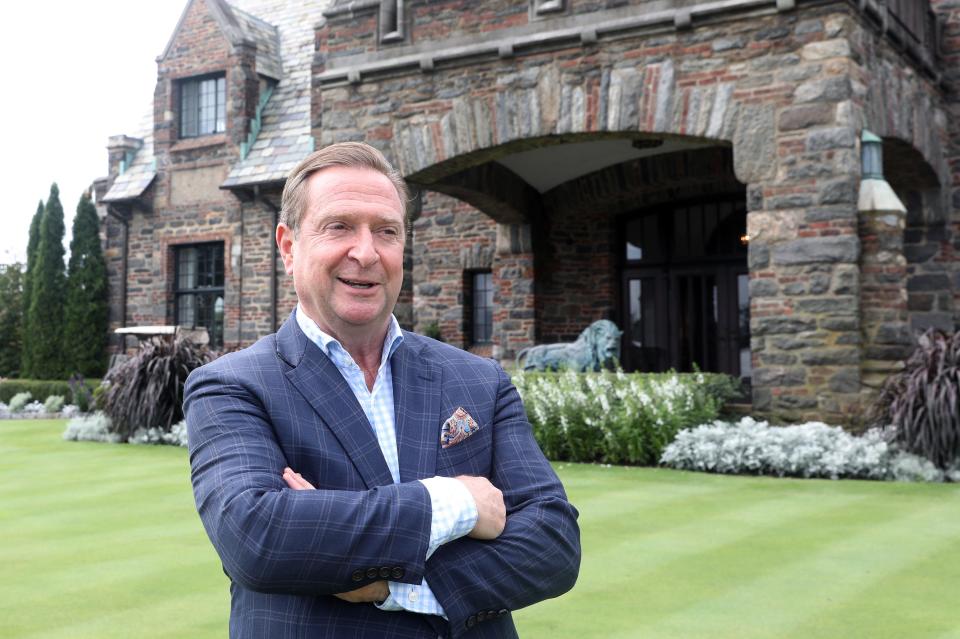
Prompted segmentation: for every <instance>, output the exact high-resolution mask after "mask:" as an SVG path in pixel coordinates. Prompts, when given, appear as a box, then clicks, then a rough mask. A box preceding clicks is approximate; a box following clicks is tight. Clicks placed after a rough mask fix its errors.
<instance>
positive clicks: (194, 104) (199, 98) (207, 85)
mask: <svg viewBox="0 0 960 639" xmlns="http://www.w3.org/2000/svg"><path fill="white" fill-rule="evenodd" d="M226 130H227V79H226V78H225V77H224V76H222V75H219V76H210V77H205V78H190V79H189V80H183V81H182V82H181V83H180V137H181V138H195V137H198V136H201V135H211V134H213V133H223V132H224V131H226Z"/></svg>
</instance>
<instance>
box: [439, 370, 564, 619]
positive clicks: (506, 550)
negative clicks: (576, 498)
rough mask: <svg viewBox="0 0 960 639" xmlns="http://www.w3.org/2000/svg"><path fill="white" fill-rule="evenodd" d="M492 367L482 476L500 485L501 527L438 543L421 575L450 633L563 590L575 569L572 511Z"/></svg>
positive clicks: (508, 387) (517, 402)
mask: <svg viewBox="0 0 960 639" xmlns="http://www.w3.org/2000/svg"><path fill="white" fill-rule="evenodd" d="M497 373H498V388H497V399H496V402H497V405H496V409H495V414H494V424H493V437H494V439H493V447H494V450H493V466H492V470H491V476H490V478H489V479H490V481H491V482H492V483H493V484H494V485H495V486H496V487H497V488H499V489H500V490H502V491H503V497H504V502H505V504H506V507H507V523H506V527H505V528H504V530H503V533H502V534H501V535H500V536H499V537H498V538H497V539H495V540H492V541H481V540H476V539H472V538H469V537H462V538H460V539H457V540H455V541H452V542H450V543H448V544H445V545H443V546H441V547H440V548H438V549H437V551H436V552H435V553H434V554H433V556H432V557H431V558H430V560H429V561H428V562H427V572H426V578H427V581H428V583H429V584H430V587H431V589H432V590H433V592H434V593H435V594H436V596H437V598H438V599H439V601H440V603H441V604H442V605H443V608H444V610H445V611H446V613H447V617H448V618H449V620H450V629H451V632H452V633H453V636H454V637H458V636H460V635H462V634H463V633H465V632H466V631H467V630H469V629H470V628H472V627H473V626H474V625H475V624H476V622H477V617H478V616H479V617H480V619H481V620H482V619H483V618H485V615H489V614H490V613H489V612H488V611H496V612H500V611H502V610H516V609H518V608H523V607H524V606H528V605H530V604H533V603H536V602H538V601H541V600H543V599H549V598H551V597H557V596H559V595H561V594H563V593H564V592H566V591H568V590H569V589H570V588H572V587H573V584H574V583H575V582H576V579H577V574H578V573H579V570H580V529H579V527H578V525H577V511H576V509H575V508H574V507H573V506H572V505H571V504H570V502H569V501H567V496H566V494H565V492H564V490H563V486H562V485H561V483H560V480H559V478H558V477H557V475H556V473H555V472H554V471H553V468H552V467H551V466H550V464H549V462H547V460H546V458H545V457H544V456H543V453H542V452H541V451H540V447H539V446H538V445H537V442H536V440H535V439H534V438H533V430H532V428H531V427H530V423H529V422H528V421H527V418H526V413H525V411H524V408H523V402H522V401H521V399H520V396H519V394H518V393H517V390H516V388H514V386H513V384H512V383H511V382H510V380H509V378H508V377H507V375H506V373H504V371H503V369H501V368H500V367H499V366H497ZM501 614H502V613H501Z"/></svg>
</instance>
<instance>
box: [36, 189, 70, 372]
mask: <svg viewBox="0 0 960 639" xmlns="http://www.w3.org/2000/svg"><path fill="white" fill-rule="evenodd" d="M63 232H64V227H63V207H62V206H61V205H60V189H58V188H57V185H56V184H54V185H53V186H51V187H50V197H49V198H48V199H47V206H46V208H45V209H44V211H43V221H41V222H40V243H39V244H38V245H37V264H36V269H35V273H33V274H31V276H30V289H31V290H30V310H29V311H28V312H27V313H28V315H27V325H28V326H29V330H30V332H31V348H30V350H31V356H32V357H33V362H32V364H33V369H32V370H31V371H30V373H31V376H32V377H35V378H37V379H61V378H62V377H63V300H64V293H65V288H66V278H65V276H64V273H63V270H64V269H63Z"/></svg>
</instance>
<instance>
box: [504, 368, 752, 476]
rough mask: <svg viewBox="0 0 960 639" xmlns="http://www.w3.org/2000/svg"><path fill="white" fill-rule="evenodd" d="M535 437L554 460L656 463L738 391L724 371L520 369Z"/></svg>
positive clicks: (517, 379) (520, 382)
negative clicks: (686, 431)
mask: <svg viewBox="0 0 960 639" xmlns="http://www.w3.org/2000/svg"><path fill="white" fill-rule="evenodd" d="M513 382H514V384H515V385H516V387H517V390H518V391H519V392H520V395H521V397H522V398H523V401H524V405H525V406H526V409H527V417H528V418H529V420H530V423H531V425H532V426H533V432H534V436H535V437H536V438H537V441H538V442H539V444H540V447H541V449H542V450H543V452H544V454H545V455H546V456H547V457H548V458H549V459H553V460H569V461H579V462H604V463H609V464H640V465H654V464H656V463H657V462H658V461H659V459H660V455H661V453H662V451H663V449H664V447H665V446H666V445H667V444H669V443H670V442H671V441H673V438H674V437H675V436H676V434H677V432H678V431H679V430H681V429H683V428H688V427H691V426H695V425H697V424H701V423H703V422H709V421H712V420H714V419H716V417H717V416H718V415H719V413H720V409H721V408H722V406H723V404H724V403H725V402H726V401H727V400H728V399H730V398H732V397H735V396H736V395H737V394H738V392H739V387H738V384H737V382H736V381H735V380H733V379H732V378H730V377H728V376H726V375H717V374H707V373H693V374H677V373H644V374H639V373H632V374H626V373H624V372H622V371H617V372H610V371H601V372H599V373H576V372H573V371H564V372H560V373H530V372H522V371H521V372H517V373H515V375H514V377H513Z"/></svg>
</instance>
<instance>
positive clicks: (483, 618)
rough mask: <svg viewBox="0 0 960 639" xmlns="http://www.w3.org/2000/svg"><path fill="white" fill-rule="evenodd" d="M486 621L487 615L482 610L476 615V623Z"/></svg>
mask: <svg viewBox="0 0 960 639" xmlns="http://www.w3.org/2000/svg"><path fill="white" fill-rule="evenodd" d="M486 620H487V613H485V612H484V611H482V610H481V611H480V612H478V613H477V623H480V622H481V621H486Z"/></svg>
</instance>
